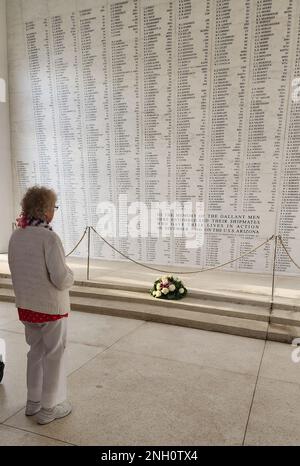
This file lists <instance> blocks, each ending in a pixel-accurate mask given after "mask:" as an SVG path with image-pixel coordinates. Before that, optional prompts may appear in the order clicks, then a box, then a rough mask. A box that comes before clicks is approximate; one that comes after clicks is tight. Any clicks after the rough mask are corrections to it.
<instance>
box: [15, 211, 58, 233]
mask: <svg viewBox="0 0 300 466" xmlns="http://www.w3.org/2000/svg"><path fill="white" fill-rule="evenodd" d="M16 223H17V226H18V227H19V228H26V227H27V226H28V225H30V226H37V227H44V228H48V229H49V230H51V231H52V227H51V225H50V223H48V222H46V220H42V219H41V218H35V217H27V216H26V215H25V214H24V212H22V213H21V215H20V216H19V217H18V218H17V219H16Z"/></svg>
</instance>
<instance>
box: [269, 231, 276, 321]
mask: <svg viewBox="0 0 300 466" xmlns="http://www.w3.org/2000/svg"><path fill="white" fill-rule="evenodd" d="M277 238H278V235H275V246H274V257H273V273H272V297H271V303H270V314H271V312H272V310H273V303H274V282H275V265H276V254H277Z"/></svg>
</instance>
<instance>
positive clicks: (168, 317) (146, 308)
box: [71, 297, 300, 343]
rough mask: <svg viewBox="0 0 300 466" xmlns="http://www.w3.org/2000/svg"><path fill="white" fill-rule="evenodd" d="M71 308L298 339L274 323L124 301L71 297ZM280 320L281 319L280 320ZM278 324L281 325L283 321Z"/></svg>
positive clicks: (298, 330) (291, 329)
mask: <svg viewBox="0 0 300 466" xmlns="http://www.w3.org/2000/svg"><path fill="white" fill-rule="evenodd" d="M71 308H72V309H73V310H78V311H81V312H91V313H96V314H105V315H113V316H116V317H126V318H131V319H140V320H146V321H152V322H159V323H165V324H171V325H179V326H182V327H190V328H197V329H201V330H208V331H213V332H221V333H229V334H231V335H240V336H245V337H248V338H259V339H265V338H266V337H267V339H268V340H273V341H278V342H282V343H291V342H292V340H293V339H294V338H296V337H300V327H299V326H293V325H289V324H284V323H282V324H279V323H275V322H274V323H270V325H268V322H264V321H261V320H252V319H245V318H239V317H228V316H224V315H216V314H208V313H206V312H199V311H197V312H195V311H184V312H182V309H180V308H172V309H167V308H166V307H165V306H164V305H162V306H159V307H155V308H154V307H153V306H152V305H148V304H143V306H141V305H139V304H137V303H126V302H124V301H120V302H118V301H116V300H114V301H111V300H106V299H101V301H99V302H98V300H96V299H95V298H83V297H72V298H71ZM274 317H275V315H274ZM280 318H281V319H282V317H280ZM281 321H282V322H283V320H281Z"/></svg>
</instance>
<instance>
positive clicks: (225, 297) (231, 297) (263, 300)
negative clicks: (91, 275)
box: [0, 273, 300, 310]
mask: <svg viewBox="0 0 300 466" xmlns="http://www.w3.org/2000/svg"><path fill="white" fill-rule="evenodd" d="M151 285H152V283H151V284H149V285H141V284H140V283H137V284H134V285H132V284H127V283H124V281H123V282H122V281H121V280H117V281H115V282H114V283H112V282H111V279H107V280H104V279H103V280H102V281H101V282H99V281H91V280H75V283H74V286H83V287H90V288H106V289H108V288H109V289H111V290H124V291H133V292H138V291H139V292H146V293H148V290H149V288H150V287H151ZM5 287H10V288H11V287H12V284H11V278H10V275H8V274H3V273H0V288H5ZM72 289H73V287H72ZM188 296H189V297H191V298H200V299H202V300H204V299H208V300H215V301H222V302H230V303H238V304H239V303H241V304H249V305H253V306H261V307H265V308H267V309H268V308H269V302H270V298H269V297H268V296H263V295H260V296H257V297H253V296H249V295H247V294H244V293H242V292H239V293H238V292H235V291H233V292H231V291H230V290H228V291H226V292H225V291H222V292H220V291H217V290H216V291H214V292H213V291H207V290H201V289H198V288H197V289H195V288H190V287H188ZM281 307H282V306H281ZM299 310H300V307H299Z"/></svg>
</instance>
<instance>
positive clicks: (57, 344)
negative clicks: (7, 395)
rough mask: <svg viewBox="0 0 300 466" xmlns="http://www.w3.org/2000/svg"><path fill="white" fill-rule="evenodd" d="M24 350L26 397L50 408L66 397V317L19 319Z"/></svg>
mask: <svg viewBox="0 0 300 466" xmlns="http://www.w3.org/2000/svg"><path fill="white" fill-rule="evenodd" d="M22 322H23V324H24V325H25V338H26V342H27V344H28V345H29V346H30V350H29V351H28V353H27V400H31V401H40V402H41V405H42V407H43V408H52V407H53V406H55V405H56V404H58V403H62V402H63V401H65V400H66V398H67V373H66V361H65V357H66V355H65V348H66V339H67V317H63V318H61V319H59V320H55V321H51V322H44V323H41V324H36V323H31V322H25V321H22Z"/></svg>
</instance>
